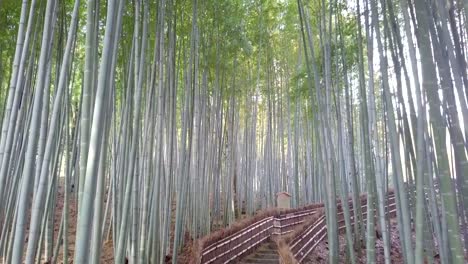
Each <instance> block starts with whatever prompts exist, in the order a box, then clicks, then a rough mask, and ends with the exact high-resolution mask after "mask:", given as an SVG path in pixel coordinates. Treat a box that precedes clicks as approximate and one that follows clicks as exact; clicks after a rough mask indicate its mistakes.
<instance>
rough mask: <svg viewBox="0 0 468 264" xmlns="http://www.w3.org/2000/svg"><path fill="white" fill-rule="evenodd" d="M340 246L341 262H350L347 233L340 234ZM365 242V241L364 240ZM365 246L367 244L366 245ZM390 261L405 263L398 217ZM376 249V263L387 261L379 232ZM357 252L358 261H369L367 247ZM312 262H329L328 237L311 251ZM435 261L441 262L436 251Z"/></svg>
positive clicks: (393, 228) (392, 228)
mask: <svg viewBox="0 0 468 264" xmlns="http://www.w3.org/2000/svg"><path fill="white" fill-rule="evenodd" d="M413 239H414V232H413ZM339 241H340V247H339V254H340V262H339V263H350V262H349V261H346V260H347V252H346V251H347V248H346V236H345V233H342V234H340V235H339ZM363 243H365V241H363ZM364 246H365V245H364ZM390 248H391V249H390V261H391V263H404V259H403V252H402V248H401V241H400V234H399V232H398V223H397V221H396V219H391V220H390ZM375 250H376V252H375V253H376V262H375V263H385V257H384V244H383V240H382V236H381V235H380V234H379V235H378V237H377V239H376V243H375ZM356 253H357V259H356V261H357V263H367V257H366V249H365V248H363V249H361V252H356ZM306 263H310V264H319V263H320V264H322V263H329V262H328V243H327V241H326V239H325V240H324V241H323V242H321V243H320V244H319V245H318V246H317V247H316V248H315V250H314V251H313V252H312V253H311V255H310V257H308V258H307V262H306ZM434 263H436V264H438V263H440V259H439V257H438V254H437V253H434Z"/></svg>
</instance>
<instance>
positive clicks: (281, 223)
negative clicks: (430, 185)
mask: <svg viewBox="0 0 468 264" xmlns="http://www.w3.org/2000/svg"><path fill="white" fill-rule="evenodd" d="M348 202H349V209H350V214H351V223H352V224H354V222H355V221H354V211H353V206H352V202H351V200H348ZM360 202H361V208H362V211H363V221H366V220H367V219H366V217H365V216H366V215H367V210H366V209H367V197H366V196H365V195H362V196H360ZM323 207H324V205H323V204H313V205H308V206H305V207H302V208H297V209H288V210H284V209H273V210H268V211H264V212H262V213H260V214H257V215H256V216H255V217H253V218H249V219H245V220H243V221H241V222H239V223H236V224H235V225H233V226H232V227H229V228H226V229H222V230H218V231H216V232H214V233H212V234H210V235H208V236H206V237H203V238H201V239H199V240H198V241H197V242H196V246H195V249H194V251H193V254H192V260H191V263H193V264H212V263H213V264H221V263H232V262H234V261H236V260H240V259H242V258H243V257H244V256H247V255H249V254H251V253H252V252H253V251H255V249H256V248H257V247H258V246H259V245H260V244H262V243H263V242H264V241H265V240H267V239H269V238H278V239H275V240H276V241H277V243H278V241H281V240H282V238H281V236H283V235H286V236H288V235H289V236H292V239H290V240H288V242H287V243H286V244H287V247H288V251H289V253H290V255H291V256H292V257H293V258H294V262H299V263H301V262H302V261H304V259H305V258H306V257H307V256H308V255H309V254H310V253H311V252H312V251H313V250H314V249H315V248H316V247H317V245H318V244H319V243H320V242H322V241H323V240H324V239H325V237H326V235H327V226H326V219H325V213H324V210H323ZM395 207H396V204H395V198H394V195H393V192H389V194H388V195H387V207H386V210H387V212H386V213H387V214H392V215H394V214H395V213H396V208H395ZM337 208H338V213H337V217H338V219H337V221H338V229H339V230H340V231H343V230H344V229H345V220H344V214H343V211H342V208H341V202H338V203H337ZM308 219H309V220H308ZM310 219H313V222H310V223H309V222H308V221H310ZM300 226H302V229H301V231H297V230H296V229H297V228H298V227H300ZM295 232H296V233H297V234H295ZM283 244H284V241H283ZM280 255H281V254H280Z"/></svg>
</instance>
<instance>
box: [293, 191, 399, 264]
mask: <svg viewBox="0 0 468 264" xmlns="http://www.w3.org/2000/svg"><path fill="white" fill-rule="evenodd" d="M385 207H386V208H385V213H386V214H387V215H389V216H394V215H396V201H395V197H394V193H393V192H390V193H389V194H388V195H387V197H386V206H385ZM361 208H362V211H363V216H366V215H367V210H366V208H367V199H364V200H363V199H361ZM349 209H350V213H351V218H352V219H353V218H354V210H353V208H352V205H351V204H350V208H349ZM337 218H338V219H337V223H338V230H339V231H343V230H344V229H345V227H346V226H345V219H344V213H343V210H342V207H341V206H339V207H338V212H337ZM363 222H367V218H366V217H364V218H363ZM354 224H355V222H354V221H351V225H354ZM326 236H327V225H326V223H325V215H321V216H320V217H319V218H318V219H316V220H315V221H314V222H313V223H310V226H308V227H306V228H305V229H303V230H302V231H300V232H299V233H298V234H295V235H294V237H293V238H292V239H291V240H290V242H289V243H285V244H286V245H287V247H288V250H289V251H290V255H291V256H293V258H294V261H295V262H298V263H302V261H304V259H305V258H306V257H307V256H308V255H309V254H310V253H311V252H312V251H313V250H314V249H315V248H316V247H317V245H318V244H319V243H320V242H322V241H323V240H324V239H325V238H326ZM298 246H299V247H298Z"/></svg>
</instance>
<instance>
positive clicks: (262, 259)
mask: <svg viewBox="0 0 468 264" xmlns="http://www.w3.org/2000/svg"><path fill="white" fill-rule="evenodd" d="M238 263H239V264H267V263H269V264H279V263H280V256H279V254H278V247H277V246H276V243H275V242H273V241H271V240H268V241H266V242H265V243H263V244H262V245H261V246H260V247H259V248H257V250H255V251H254V252H253V253H251V254H250V255H248V256H246V257H245V258H243V259H241V260H240V261H239V262H238Z"/></svg>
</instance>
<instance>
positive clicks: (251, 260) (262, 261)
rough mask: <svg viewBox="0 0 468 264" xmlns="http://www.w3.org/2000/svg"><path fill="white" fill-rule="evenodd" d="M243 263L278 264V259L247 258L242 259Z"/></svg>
mask: <svg viewBox="0 0 468 264" xmlns="http://www.w3.org/2000/svg"><path fill="white" fill-rule="evenodd" d="M243 263H246V264H247V263H252V264H267V263H270V264H275V263H278V264H279V259H262V258H248V259H246V260H244V261H243Z"/></svg>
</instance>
